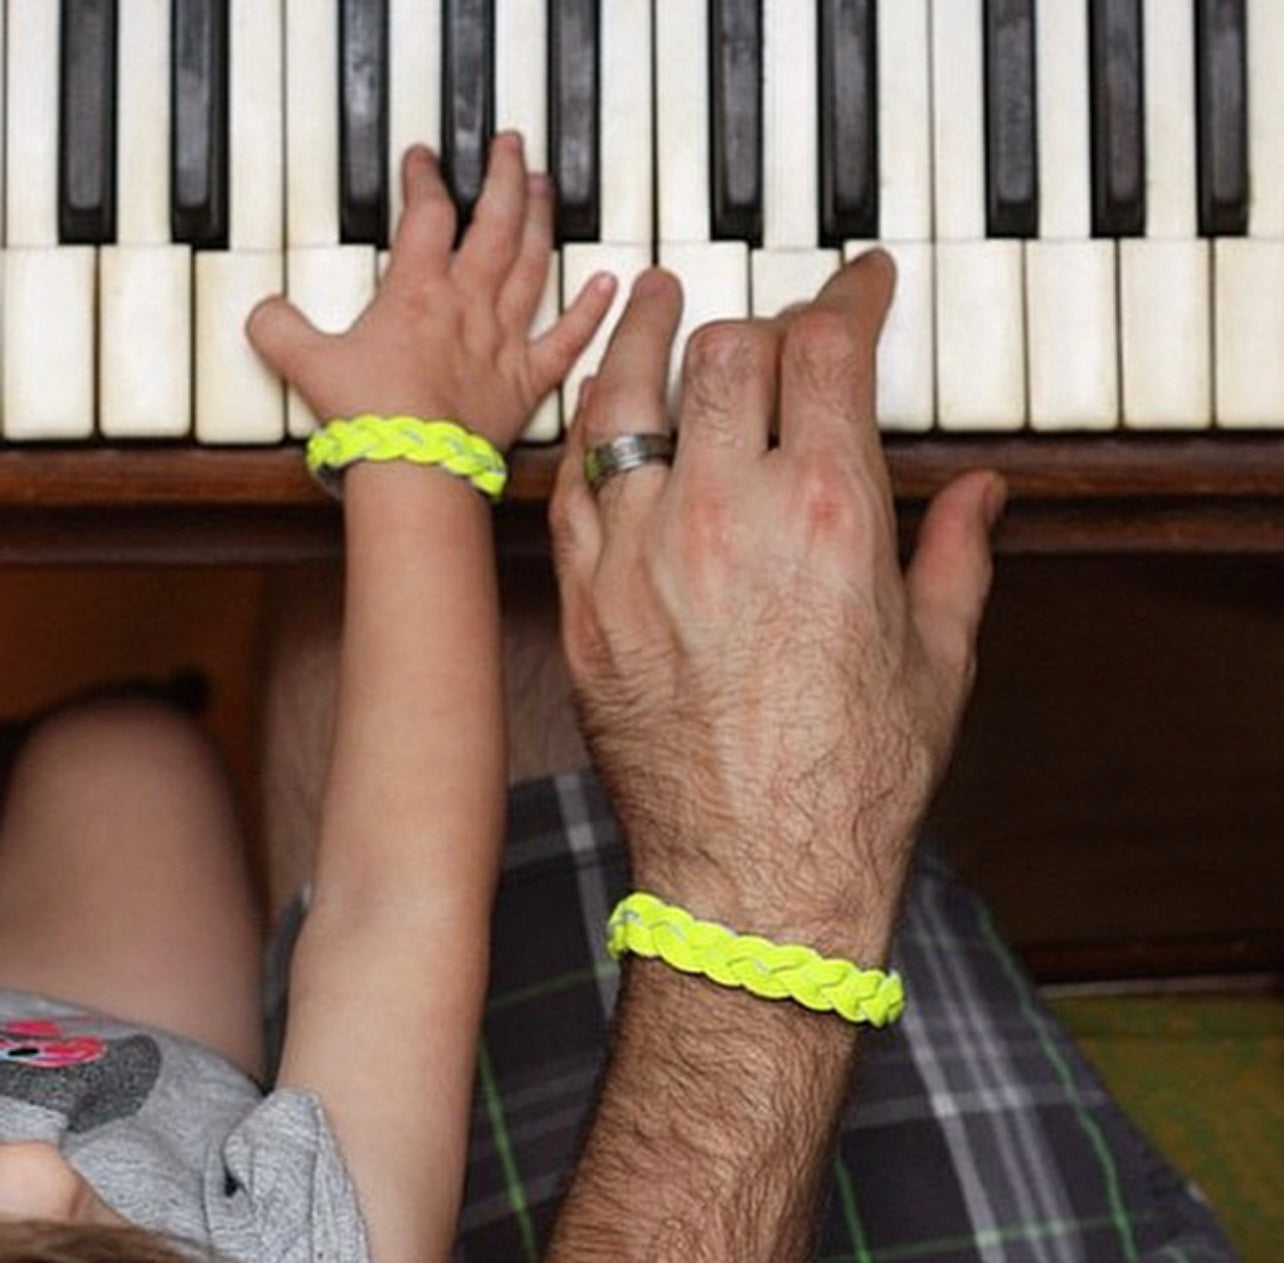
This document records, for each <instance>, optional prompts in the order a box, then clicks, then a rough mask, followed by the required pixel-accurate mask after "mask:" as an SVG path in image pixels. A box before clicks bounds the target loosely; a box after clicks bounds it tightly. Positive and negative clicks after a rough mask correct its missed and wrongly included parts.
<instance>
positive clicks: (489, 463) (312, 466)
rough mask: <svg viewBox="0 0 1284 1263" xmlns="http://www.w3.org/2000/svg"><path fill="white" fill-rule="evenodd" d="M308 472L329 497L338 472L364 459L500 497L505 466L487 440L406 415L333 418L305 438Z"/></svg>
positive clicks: (444, 422) (338, 488) (449, 424)
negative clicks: (433, 472) (443, 474)
mask: <svg viewBox="0 0 1284 1263" xmlns="http://www.w3.org/2000/svg"><path fill="white" fill-rule="evenodd" d="M306 459H307V466H308V470H309V472H310V473H311V474H312V475H313V477H314V478H316V480H317V481H318V482H319V483H320V484H321V486H322V487H324V488H325V490H327V491H328V492H329V493H330V494H331V495H333V496H335V497H336V498H338V499H341V498H342V495H343V482H342V475H343V471H344V470H346V469H348V468H349V467H350V466H352V465H354V464H357V463H359V462H364V461H372V462H380V463H382V462H388V461H405V462H409V463H411V464H415V465H423V466H432V467H436V468H439V469H444V470H446V471H447V472H448V473H452V474H455V475H456V476H458V477H460V478H463V479H464V480H466V481H467V482H468V483H470V484H471V485H472V486H473V487H475V488H476V489H477V490H478V491H480V492H481V493H482V494H483V495H484V496H486V497H487V498H488V499H490V500H492V501H497V500H499V499H500V497H501V496H502V495H503V491H504V485H505V483H506V481H507V479H508V466H507V464H506V462H505V460H504V457H503V455H502V454H501V453H500V452H499V450H498V449H497V448H496V447H495V445H494V444H493V443H491V442H490V440H489V439H487V438H485V437H483V436H482V435H480V434H476V433H474V432H473V431H471V430H468V429H466V428H465V427H464V426H462V425H460V424H459V422H457V421H453V420H450V419H448V418H440V417H438V418H423V417H413V416H407V415H396V416H379V415H376V414H374V413H363V414H361V415H359V416H354V417H347V418H343V417H340V418H336V419H335V420H333V421H329V422H327V423H326V424H325V425H324V426H322V427H321V429H319V430H318V431H317V432H316V433H315V434H313V435H312V437H311V438H310V439H309V440H308V445H307V452H306Z"/></svg>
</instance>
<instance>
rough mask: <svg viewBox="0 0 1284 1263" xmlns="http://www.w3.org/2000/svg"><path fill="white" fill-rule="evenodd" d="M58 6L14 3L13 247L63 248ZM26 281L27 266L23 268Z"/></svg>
mask: <svg viewBox="0 0 1284 1263" xmlns="http://www.w3.org/2000/svg"><path fill="white" fill-rule="evenodd" d="M59 8H60V6H59V5H57V4H55V3H53V0H10V3H9V7H8V12H7V15H6V17H7V24H8V25H7V31H6V42H7V45H8V47H7V50H6V53H7V62H8V64H7V73H6V75H5V89H6V94H7V101H6V110H5V114H6V119H5V122H6V125H7V127H8V129H9V130H8V133H7V135H6V138H5V141H6V148H5V172H6V174H5V190H6V203H7V204H6V208H5V231H6V241H7V243H8V244H9V245H10V246H55V245H57V244H58V48H59V41H58V29H59V24H58V18H59ZM20 267H21V268H22V270H23V275H26V265H25V264H24V265H20Z"/></svg>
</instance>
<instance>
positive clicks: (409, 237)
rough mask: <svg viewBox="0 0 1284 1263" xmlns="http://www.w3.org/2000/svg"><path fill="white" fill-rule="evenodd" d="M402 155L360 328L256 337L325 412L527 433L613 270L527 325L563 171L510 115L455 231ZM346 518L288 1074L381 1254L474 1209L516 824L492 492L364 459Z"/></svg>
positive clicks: (591, 325)
mask: <svg viewBox="0 0 1284 1263" xmlns="http://www.w3.org/2000/svg"><path fill="white" fill-rule="evenodd" d="M404 178H405V183H406V194H407V196H406V211H405V214H404V216H403V218H402V222H401V223H400V225H399V227H398V231H397V235H396V239H395V241H394V244H393V252H392V258H391V261H390V265H389V269H388V273H387V276H386V278H385V280H384V282H383V284H382V286H381V287H380V290H379V294H378V296H377V298H376V299H375V301H374V302H373V303H372V304H371V306H370V307H369V308H368V309H367V311H366V312H365V313H364V314H363V315H362V317H361V318H360V319H359V320H358V321H357V323H356V324H355V325H354V326H353V327H352V329H350V330H349V331H348V332H347V333H346V334H344V335H342V336H341V337H327V336H325V335H322V334H319V333H317V332H316V331H315V330H313V329H312V328H311V327H310V326H309V325H308V324H307V322H306V321H305V320H304V318H303V317H302V316H301V315H300V314H299V313H298V312H297V311H296V310H295V309H293V308H291V307H290V306H289V305H288V304H287V303H285V302H284V300H280V299H276V300H271V301H269V302H268V303H267V304H264V305H263V306H262V307H261V308H260V309H259V310H258V311H257V312H256V313H255V315H254V316H253V317H252V319H251V324H250V336H251V338H252V340H253V341H254V343H255V345H256V346H257V347H258V349H259V350H260V352H261V353H262V354H263V355H264V357H265V358H266V359H267V361H268V362H269V363H270V364H271V365H272V366H273V367H274V368H275V369H277V371H278V372H280V373H281V374H282V376H284V377H285V378H286V379H287V380H289V381H290V382H291V384H293V385H294V386H295V387H296V388H297V389H298V390H299V391H300V392H301V393H302V394H303V396H304V397H305V399H307V401H308V402H309V404H310V405H311V406H312V408H313V411H314V412H315V413H316V414H317V416H318V417H319V418H320V419H321V420H322V421H325V420H328V419H330V418H333V417H336V416H351V415H355V414H357V413H363V412H375V413H382V414H387V415H392V414H402V413H408V414H411V415H414V416H419V417H422V418H425V419H441V418H448V419H452V420H456V421H458V422H460V423H461V424H463V425H465V426H466V427H468V428H469V429H471V430H473V431H475V432H477V433H480V434H482V435H484V436H485V437H487V438H488V439H490V441H491V442H492V443H494V444H495V445H496V446H497V447H499V448H501V449H503V448H506V447H508V445H509V444H510V443H511V442H512V441H513V440H514V439H515V438H516V436H517V435H518V433H519V432H520V430H521V428H522V426H523V425H524V423H525V421H526V420H527V418H528V417H529V415H530V413H531V411H532V410H533V408H534V406H535V404H536V403H537V402H538V400H539V399H540V398H541V397H542V395H544V394H545V393H546V392H547V391H548V390H549V389H551V388H552V387H553V386H554V385H555V384H556V383H557V381H558V380H560V379H561V378H562V377H563V376H564V375H565V373H566V372H567V370H568V369H569V367H570V365H571V363H572V362H573V361H574V359H575V357H576V356H577V355H578V354H579V352H580V351H581V350H582V349H583V347H584V345H585V344H586V343H587V341H588V339H589V337H590V336H591V335H592V333H593V331H594V329H595V328H596V327H597V324H598V323H599V321H600V320H601V318H602V316H603V315H604V313H605V310H606V307H607V305H608V304H609V302H610V298H611V292H612V289H611V286H610V284H609V283H605V282H598V283H595V284H592V285H591V286H590V287H589V288H587V289H586V290H585V292H584V293H582V294H581V295H580V297H579V298H578V299H577V300H576V302H575V303H574V304H573V305H572V307H571V308H570V309H569V310H568V311H567V313H566V314H565V315H564V316H563V318H562V320H561V321H560V322H559V324H558V325H557V326H555V328H554V329H553V330H552V331H550V332H549V333H547V334H545V335H543V336H542V337H541V338H537V339H533V340H532V339H531V337H530V335H529V326H530V322H531V318H532V316H533V313H534V311H535V309H536V306H537V304H538V301H539V297H540V294H541V292H542V289H543V282H544V276H545V273H546V270H547V267H548V261H549V249H550V240H551V218H552V211H551V196H550V192H549V189H548V186H547V183H546V182H543V181H540V180H538V179H531V178H528V177H527V175H526V171H525V166H524V163H523V160H522V156H521V148H520V143H519V141H518V140H517V138H516V137H514V136H501V137H499V138H497V140H496V142H495V144H494V147H493V149H492V155H491V163H490V168H489V173H488V177H487V181H486V185H485V189H484V191H483V195H482V198H481V201H480V202H479V204H478V207H477V210H476V213H475V216H474V221H473V224H472V226H471V228H470V230H469V232H468V233H467V234H466V236H465V238H464V241H463V243H462V245H461V247H460V249H459V251H458V253H456V254H452V253H451V245H452V242H453V238H454V232H455V219H454V211H453V208H452V206H451V203H450V200H449V197H448V195H447V193H446V190H445V187H444V185H443V183H442V181H441V178H440V175H439V173H438V170H437V166H436V162H435V159H434V158H433V157H432V155H431V154H430V153H428V151H426V150H423V149H417V150H413V151H411V153H410V154H409V155H408V156H407V160H406V164H405V171H404ZM344 528H345V556H346V580H345V584H346V590H345V610H344V632H343V644H342V650H341V656H340V668H339V689H338V702H337V712H336V727H335V738H334V748H333V752H332V757H331V765H330V770H329V773H328V776H327V781H326V787H325V798H324V808H323V815H322V825H321V836H320V839H319V843H318V849H317V858H316V869H315V874H314V882H313V902H312V907H311V910H310V912H309V915H308V918H307V921H306V923H305V926H304V929H303V932H302V934H301V936H300V940H299V943H298V947H297V949H296V953H295V960H294V965H293V970H292V974H291V995H290V1012H289V1023H288V1028H287V1032H286V1040H285V1048H284V1054H283V1061H282V1067H281V1074H280V1077H279V1079H278V1084H279V1085H281V1086H297V1087H304V1088H308V1089H311V1090H312V1091H315V1092H316V1093H317V1094H318V1095H319V1097H320V1098H321V1100H322V1102H323V1103H324V1106H325V1108H326V1112H327V1115H328V1117H329V1119H330V1121H331V1124H332V1126H333V1128H334V1130H335V1133H336V1136H337V1138H338V1140H339V1143H340V1146H341V1148H342V1149H343V1151H344V1155H345V1158H346V1160H347V1162H348V1165H349V1168H350V1170H351V1173H352V1176H353V1179H354V1181H355V1183H356V1186H357V1192H358V1196H359V1198H360V1201H361V1206H362V1211H363V1214H364V1216H365V1219H366V1222H367V1226H368V1228H369V1231H370V1238H371V1246H372V1250H373V1253H374V1257H375V1258H376V1259H378V1260H380V1263H392V1261H393V1260H402V1259H415V1260H431V1259H436V1258H444V1257H445V1256H446V1253H447V1252H448V1249H449V1246H450V1243H451V1240H452V1237H453V1233H454V1227H455V1218H456V1214H457V1207H458V1199H459V1194H460V1188H461V1185H462V1178H463V1164H464V1152H465V1146H466V1139H467V1120H468V1108H469V1100H470V1094H471V1087H472V1078H473V1069H474V1058H475V1049H476V1037H477V1029H478V1025H479V1021H480V1014H481V1007H482V1000H483V997H484V991H485V985H486V971H487V962H488V934H489V916H490V907H491V898H492V893H493V888H494V883H495V876H496V872H497V868H498V853H499V844H500V840H501V835H502V828H503V801H504V779H505V778H504V767H503V748H504V732H503V715H502V706H501V680H500V654H499V626H498V600H497V595H496V585H495V575H494V564H493V556H492V540H491V529H490V513H489V509H488V506H487V505H486V503H485V501H484V500H483V499H482V497H481V496H480V495H479V494H478V492H477V491H475V490H474V489H473V488H472V487H471V486H469V485H468V483H467V482H466V481H465V480H463V479H462V478H459V477H456V476H455V475H453V474H450V473H447V472H445V471H444V470H441V469H438V468H422V467H418V466H412V465H407V464H401V463H393V464H388V465H383V464H359V465H356V466H354V467H352V468H351V469H350V470H349V471H348V472H347V473H346V474H345V475H344Z"/></svg>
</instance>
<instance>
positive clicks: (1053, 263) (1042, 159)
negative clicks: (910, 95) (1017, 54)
mask: <svg viewBox="0 0 1284 1263" xmlns="http://www.w3.org/2000/svg"><path fill="white" fill-rule="evenodd" d="M1035 34H1036V41H1037V49H1038V61H1039V70H1040V73H1039V78H1038V106H1039V110H1038V115H1039V144H1038V151H1039V238H1040V239H1039V240H1038V241H1031V242H1028V243H1027V244H1026V260H1025V271H1026V320H1027V325H1026V330H1027V332H1026V339H1027V349H1028V358H1029V392H1030V424H1031V426H1032V428H1034V429H1036V430H1063V429H1069V430H1083V429H1107V428H1110V427H1113V426H1114V425H1115V424H1116V423H1117V420H1118V416H1119V382H1118V367H1117V361H1118V354H1119V351H1118V339H1117V333H1116V330H1117V326H1118V321H1117V317H1116V286H1117V279H1116V278H1117V266H1116V250H1115V246H1114V243H1113V242H1110V241H1100V240H1097V241H1094V240H1092V239H1091V232H1092V153H1091V124H1090V120H1089V114H1088V101H1089V83H1088V80H1089V70H1088V65H1089V59H1088V13H1087V9H1086V8H1085V7H1083V6H1080V5H1067V4H1065V3H1064V0H1038V6H1037V8H1036V11H1035Z"/></svg>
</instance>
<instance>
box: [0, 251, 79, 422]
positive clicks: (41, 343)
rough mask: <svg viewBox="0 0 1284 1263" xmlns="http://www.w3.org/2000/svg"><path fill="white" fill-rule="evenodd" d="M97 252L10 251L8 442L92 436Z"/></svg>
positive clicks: (6, 362)
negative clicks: (95, 256)
mask: <svg viewBox="0 0 1284 1263" xmlns="http://www.w3.org/2000/svg"><path fill="white" fill-rule="evenodd" d="M94 255H95V251H94V249H93V247H92V246H62V247H58V248H54V247H49V248H44V249H27V248H19V249H13V248H10V249H9V250H8V251H6V254H5V268H4V313H5V321H4V365H5V372H4V408H3V415H4V437H5V438H6V439H17V440H44V439H83V438H88V437H89V436H90V435H91V434H92V433H93V426H94V271H95V267H94V264H95V259H94Z"/></svg>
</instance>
